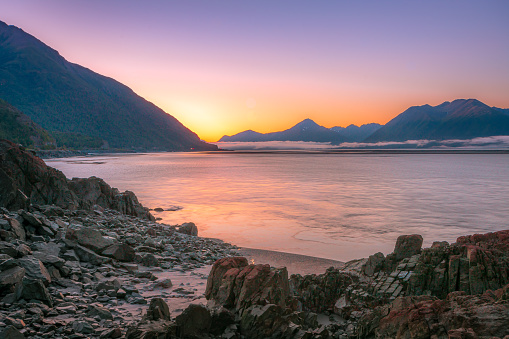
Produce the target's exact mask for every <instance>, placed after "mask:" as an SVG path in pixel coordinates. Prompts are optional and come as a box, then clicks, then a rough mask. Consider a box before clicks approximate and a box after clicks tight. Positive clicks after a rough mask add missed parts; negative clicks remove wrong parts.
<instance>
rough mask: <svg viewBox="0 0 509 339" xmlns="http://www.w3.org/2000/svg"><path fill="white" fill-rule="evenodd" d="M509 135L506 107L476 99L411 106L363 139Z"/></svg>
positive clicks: (461, 137) (467, 137)
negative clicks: (497, 106)
mask: <svg viewBox="0 0 509 339" xmlns="http://www.w3.org/2000/svg"><path fill="white" fill-rule="evenodd" d="M495 135H509V114H507V110H506V109H499V108H494V107H489V106H487V105H485V104H483V103H482V102H480V101H478V100H475V99H458V100H454V101H453V102H444V103H443V104H440V105H437V106H430V105H423V106H414V107H410V108H409V109H407V110H406V111H404V112H403V113H401V114H400V115H398V116H397V117H395V118H394V119H392V120H391V121H389V122H388V123H387V124H386V125H385V126H383V127H382V128H380V129H379V130H378V131H376V132H374V133H373V134H372V135H371V136H369V137H368V138H366V139H365V141H366V142H379V141H405V140H419V139H430V140H446V139H471V138H476V137H485V136H495Z"/></svg>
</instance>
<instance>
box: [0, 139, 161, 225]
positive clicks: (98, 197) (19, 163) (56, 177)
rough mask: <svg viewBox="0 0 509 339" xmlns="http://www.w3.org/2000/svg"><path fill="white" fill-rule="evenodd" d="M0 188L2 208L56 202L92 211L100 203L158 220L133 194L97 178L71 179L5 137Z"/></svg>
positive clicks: (0, 152) (0, 157)
mask: <svg viewBox="0 0 509 339" xmlns="http://www.w3.org/2000/svg"><path fill="white" fill-rule="evenodd" d="M0 191H2V194H0V207H5V208H7V209H9V210H16V209H20V208H26V207H28V206H29V205H30V204H37V205H56V206H59V207H61V208H64V209H69V210H76V209H85V210H90V209H92V208H93V207H94V206H95V205H98V206H101V207H103V208H110V209H114V210H117V211H120V212H121V213H123V214H127V215H132V216H135V217H139V218H143V219H149V220H155V219H154V217H153V216H152V215H151V214H150V212H149V211H148V209H147V208H145V207H143V206H142V205H141V204H140V203H139V202H138V199H137V198H136V196H135V195H134V193H132V192H129V191H126V192H124V193H120V192H119V191H118V190H117V189H116V188H112V187H111V186H109V185H108V184H106V183H105V182H104V181H103V180H102V179H98V178H95V177H91V178H88V179H77V178H75V179H73V180H68V179H67V178H66V177H65V175H64V174H63V173H62V172H60V171H58V170H56V169H54V168H51V167H49V166H46V164H45V163H44V161H43V160H41V159H40V158H38V157H36V156H35V155H33V154H32V153H30V152H28V151H26V150H24V149H22V148H20V147H19V146H18V145H16V144H14V143H12V142H10V141H7V140H3V139H0Z"/></svg>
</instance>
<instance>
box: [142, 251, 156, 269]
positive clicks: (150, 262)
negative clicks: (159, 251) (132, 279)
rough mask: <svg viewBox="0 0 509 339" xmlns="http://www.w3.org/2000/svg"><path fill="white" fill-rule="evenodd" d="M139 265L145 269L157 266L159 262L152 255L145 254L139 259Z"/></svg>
mask: <svg viewBox="0 0 509 339" xmlns="http://www.w3.org/2000/svg"><path fill="white" fill-rule="evenodd" d="M141 264H142V265H143V266H147V267H154V266H159V260H158V259H157V258H156V257H155V255H153V254H152V253H147V254H145V255H144V256H143V257H141Z"/></svg>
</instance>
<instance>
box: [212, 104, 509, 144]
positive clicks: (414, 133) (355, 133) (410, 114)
mask: <svg viewBox="0 0 509 339" xmlns="http://www.w3.org/2000/svg"><path fill="white" fill-rule="evenodd" d="M499 135H509V109H502V108H497V107H489V106H488V105H485V104H483V103H482V102H480V101H479V100H475V99H458V100H454V101H453V102H448V101H447V102H444V103H442V104H440V105H438V106H430V105H423V106H414V107H410V108H409V109H407V110H406V111H404V112H403V113H401V114H399V115H398V116H397V117H395V118H394V119H392V120H391V121H389V122H388V123H387V124H385V125H379V124H375V123H372V124H366V125H362V126H360V127H357V126H355V125H350V126H348V127H346V128H345V127H332V128H330V129H328V128H326V127H323V126H320V125H318V124H316V123H315V122H314V121H312V120H310V119H306V120H304V121H302V122H300V123H298V124H297V125H295V126H293V127H292V128H290V129H287V130H285V131H281V132H273V133H266V134H263V133H258V132H254V131H252V130H248V131H244V132H241V133H238V134H235V135H232V136H227V135H225V136H223V137H222V138H221V139H220V140H219V141H220V142H234V141H236V142H256V141H315V142H330V143H332V144H339V143H342V142H365V143H376V142H384V141H407V140H422V139H427V140H448V139H460V140H466V139H473V138H477V137H487V136H499Z"/></svg>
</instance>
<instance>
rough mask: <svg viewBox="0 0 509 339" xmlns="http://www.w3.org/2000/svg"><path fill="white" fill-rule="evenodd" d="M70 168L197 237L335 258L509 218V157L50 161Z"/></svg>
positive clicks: (448, 236) (167, 156)
mask: <svg viewBox="0 0 509 339" xmlns="http://www.w3.org/2000/svg"><path fill="white" fill-rule="evenodd" d="M47 163H48V165H50V166H53V167H55V168H57V169H59V170H61V171H63V172H64V173H65V174H66V175H67V177H88V176H97V177H100V178H103V179H105V180H106V182H108V183H109V184H111V185H112V186H115V187H118V188H119V189H121V190H126V189H128V190H131V191H133V192H135V193H136V195H137V196H138V198H139V200H140V201H141V202H142V203H143V204H144V205H145V206H148V207H150V208H156V207H161V208H163V209H165V210H166V209H171V208H172V207H173V206H181V207H182V208H183V209H181V210H178V211H163V212H153V213H154V215H155V216H156V217H161V218H163V222H166V223H170V224H177V223H178V224H180V223H183V222H186V221H193V222H195V223H196V224H197V225H198V228H199V232H200V235H201V236H206V237H215V238H220V239H224V240H226V241H229V242H232V243H234V244H237V245H240V246H246V247H253V248H262V249H271V250H278V251H287V252H292V253H298V254H305V255H313V256H319V257H324V258H330V259H336V260H348V259H353V258H359V257H365V256H367V255H369V254H372V253H374V252H377V251H381V252H384V253H385V254H387V253H389V252H391V251H392V250H393V248H394V243H395V240H396V238H397V237H398V235H401V234H412V233H419V234H422V235H423V237H424V241H425V246H429V245H430V244H431V242H432V241H435V240H447V241H454V240H455V239H456V238H457V237H458V236H460V235H465V234H471V233H479V232H489V231H495V230H500V229H508V228H509V221H508V220H509V218H508V217H509V204H508V203H507V201H508V199H509V156H508V155H503V154H502V155H493V154H492V155H488V154H426V155H425V154H422V155H419V154H399V155H345V154H341V155H334V154H332V155H331V154H256V153H255V154H200V153H194V154H186V153H159V154H143V155H118V156H108V157H92V158H72V159H71V158H69V159H57V160H48V161H47Z"/></svg>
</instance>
